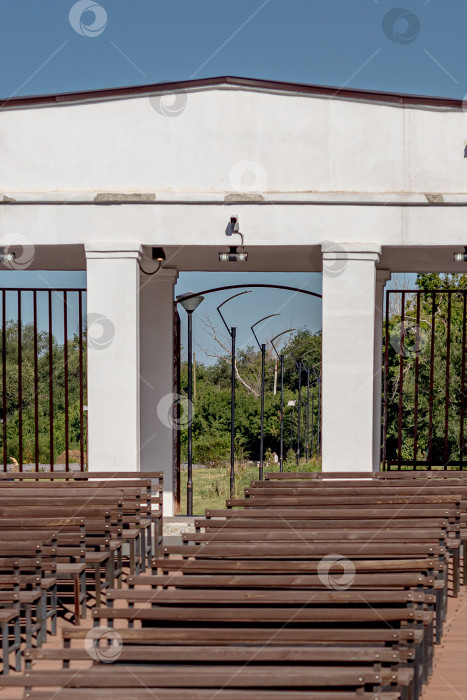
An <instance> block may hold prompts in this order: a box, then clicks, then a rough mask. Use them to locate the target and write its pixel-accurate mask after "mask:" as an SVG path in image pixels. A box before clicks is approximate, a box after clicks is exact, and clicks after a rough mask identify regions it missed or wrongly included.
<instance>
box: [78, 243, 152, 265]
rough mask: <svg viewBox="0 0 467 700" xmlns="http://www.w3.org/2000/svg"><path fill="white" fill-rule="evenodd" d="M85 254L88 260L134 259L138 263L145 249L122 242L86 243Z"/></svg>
mask: <svg viewBox="0 0 467 700" xmlns="http://www.w3.org/2000/svg"><path fill="white" fill-rule="evenodd" d="M84 252H85V255H86V259H87V260H96V259H103V260H106V259H108V258H119V259H125V258H132V259H134V260H137V261H138V262H139V261H140V260H141V257H142V254H143V248H142V245H141V244H138V243H131V242H129V243H120V242H113V241H112V242H109V243H94V242H91V243H85V244H84Z"/></svg>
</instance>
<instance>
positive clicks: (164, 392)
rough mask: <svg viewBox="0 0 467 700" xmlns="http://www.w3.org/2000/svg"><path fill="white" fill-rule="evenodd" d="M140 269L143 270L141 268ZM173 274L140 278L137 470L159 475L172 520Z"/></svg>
mask: <svg viewBox="0 0 467 700" xmlns="http://www.w3.org/2000/svg"><path fill="white" fill-rule="evenodd" d="M143 265H145V267H148V269H149V265H146V264H145V263H143ZM177 277H178V272H177V270H173V269H167V268H162V269H160V270H159V272H157V273H156V274H155V275H154V276H151V277H149V276H147V275H144V274H142V275H141V287H140V300H141V306H140V319H141V331H140V334H141V335H140V338H141V355H140V357H141V379H140V395H141V470H142V471H162V472H163V473H164V503H163V508H164V515H168V516H171V515H173V507H174V503H173V499H174V490H175V486H176V484H175V476H176V471H175V467H176V463H177V453H176V448H177V429H178V428H180V427H184V426H183V422H182V424H181V426H179V425H178V424H177V422H176V421H175V420H174V415H175V411H174V403H175V402H176V400H177V396H176V391H177V388H176V385H175V382H176V375H175V369H176V368H175V352H174V339H175V308H174V285H175V282H176V281H177Z"/></svg>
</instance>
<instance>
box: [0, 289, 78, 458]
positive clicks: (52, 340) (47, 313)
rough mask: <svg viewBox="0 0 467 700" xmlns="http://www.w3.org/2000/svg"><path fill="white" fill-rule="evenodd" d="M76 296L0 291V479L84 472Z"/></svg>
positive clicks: (65, 291)
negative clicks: (11, 474) (1, 474)
mask: <svg viewBox="0 0 467 700" xmlns="http://www.w3.org/2000/svg"><path fill="white" fill-rule="evenodd" d="M85 295H86V290H84V289H50V290H48V289H11V288H8V289H0V307H1V311H0V313H1V357H2V363H1V377H0V391H1V407H0V417H1V418H0V419H1V423H2V426H1V431H0V452H1V459H2V462H3V471H6V470H13V471H23V470H33V471H34V470H36V471H37V470H40V469H44V470H49V469H50V470H54V469H55V470H58V469H63V470H66V471H68V470H70V469H71V468H72V469H80V470H84V469H85V468H86V463H87V459H86V433H87V430H86V423H87V422H86V420H85V415H86V413H85V409H86V406H85V402H86V348H85V342H86V339H85V329H84V325H85Z"/></svg>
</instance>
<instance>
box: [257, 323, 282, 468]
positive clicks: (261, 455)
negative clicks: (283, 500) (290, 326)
mask: <svg viewBox="0 0 467 700" xmlns="http://www.w3.org/2000/svg"><path fill="white" fill-rule="evenodd" d="M273 316H279V314H269V316H264V318H260V320H259V321H256V323H254V324H253V325H252V326H251V332H252V333H253V335H254V336H255V340H256V342H257V344H258V347H259V349H260V350H261V429H260V439H259V479H260V481H262V480H263V476H264V372H265V365H266V345H265V343H262V344H261V345H260V342H259V340H258V336H257V335H256V333H255V331H254V328H255V326H257V325H258V324H259V323H262V322H263V321H266V319H268V318H272V317H273Z"/></svg>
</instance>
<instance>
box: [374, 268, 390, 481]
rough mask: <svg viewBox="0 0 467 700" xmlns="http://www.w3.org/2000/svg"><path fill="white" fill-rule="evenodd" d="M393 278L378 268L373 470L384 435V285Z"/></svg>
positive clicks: (387, 271)
mask: <svg viewBox="0 0 467 700" xmlns="http://www.w3.org/2000/svg"><path fill="white" fill-rule="evenodd" d="M390 279H391V273H390V271H389V270H376V291H375V381H374V417H375V426H374V430H373V470H374V471H379V469H380V466H381V436H382V432H381V429H382V424H381V417H382V412H383V411H382V409H383V401H382V393H383V309H384V287H385V285H386V282H387V281H388V280H390Z"/></svg>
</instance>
